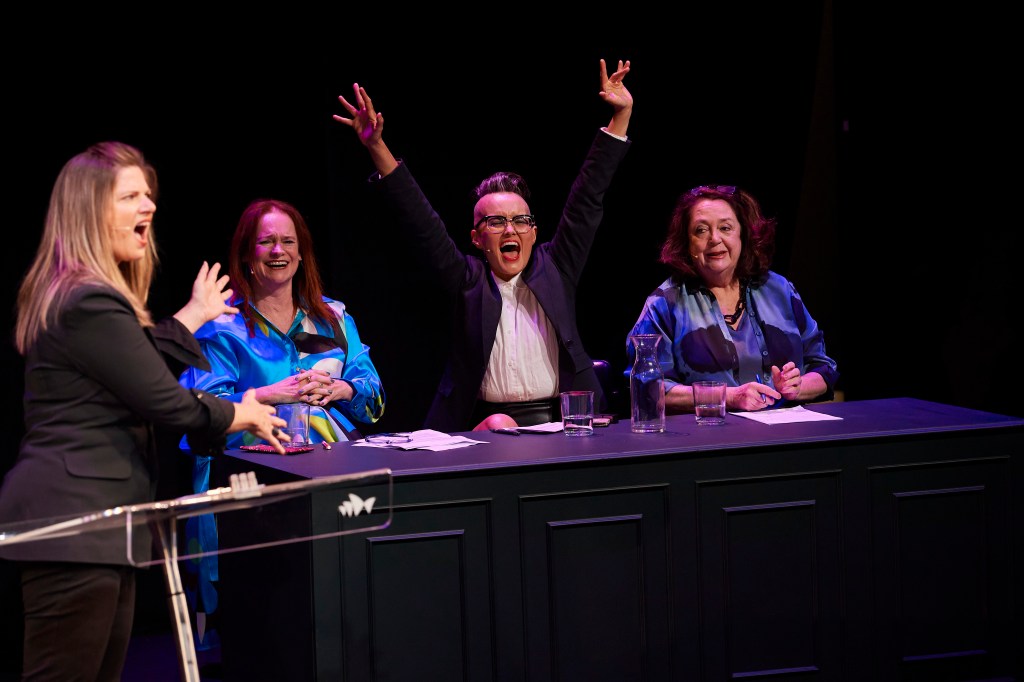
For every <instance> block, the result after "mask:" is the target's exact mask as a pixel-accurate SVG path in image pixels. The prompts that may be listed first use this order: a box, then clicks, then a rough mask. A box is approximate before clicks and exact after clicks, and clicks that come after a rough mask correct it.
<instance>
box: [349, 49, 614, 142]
mask: <svg viewBox="0 0 1024 682" xmlns="http://www.w3.org/2000/svg"><path fill="white" fill-rule="evenodd" d="M627 73H629V60H628V59H627V60H626V61H625V62H623V61H622V60H621V59H620V60H619V67H618V69H616V71H615V73H613V74H612V75H611V76H609V75H608V68H607V66H606V65H605V62H604V60H603V59H602V60H601V92H600V95H601V99H603V100H604V101H605V102H608V104H611V105H612V109H613V111H612V120H611V122H610V123H609V124H608V127H607V130H608V132H609V133H612V134H613V135H618V136H619V137H625V136H626V129H627V128H628V127H629V117H630V115H631V114H632V113H633V95H631V94H630V92H629V90H627V89H626V86H625V84H623V82H622V79H623V78H625V77H626V74H627ZM335 118H337V117H335Z"/></svg>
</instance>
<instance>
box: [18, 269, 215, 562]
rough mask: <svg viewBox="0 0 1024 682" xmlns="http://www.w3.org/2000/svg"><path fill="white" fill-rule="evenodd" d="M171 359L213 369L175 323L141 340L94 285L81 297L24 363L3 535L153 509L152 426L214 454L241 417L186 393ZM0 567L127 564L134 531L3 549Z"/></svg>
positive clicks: (125, 311) (131, 318)
mask: <svg viewBox="0 0 1024 682" xmlns="http://www.w3.org/2000/svg"><path fill="white" fill-rule="evenodd" d="M161 353H163V354H164V356H169V358H170V359H174V360H176V361H178V362H184V363H189V364H196V363H199V364H201V363H204V362H205V359H204V358H203V356H202V351H201V350H200V348H199V344H198V342H197V341H196V340H195V338H194V337H193V336H192V335H191V334H190V333H189V332H188V330H187V329H186V328H185V327H183V326H182V325H181V324H180V323H179V322H178V321H177V320H174V319H173V318H169V319H168V320H165V321H163V322H161V323H160V325H159V326H158V327H157V328H155V329H143V328H142V326H140V325H139V323H138V320H137V319H136V317H135V313H134V312H133V311H132V308H131V305H130V304H129V303H128V301H127V300H126V299H125V298H124V297H123V296H122V295H121V294H119V293H117V292H116V291H114V290H113V289H110V288H109V287H105V286H101V285H91V284H90V285H83V286H80V287H79V288H78V289H76V290H75V291H74V292H72V293H71V295H70V297H69V299H68V301H67V302H66V303H65V305H63V306H62V308H61V310H60V312H59V313H58V314H57V315H55V316H54V318H53V319H51V321H50V324H49V326H48V327H47V329H46V330H45V331H44V332H42V333H41V334H40V336H39V338H38V339H37V340H36V343H35V344H34V345H33V346H32V348H31V350H30V351H29V352H28V353H27V355H26V357H25V400H24V404H25V436H24V438H23V439H22V442H21V447H20V449H19V452H18V459H17V461H16V462H15V464H14V467H13V468H12V469H11V470H10V471H9V472H8V473H7V476H6V477H5V478H4V481H3V487H2V488H0V526H3V525H4V524H11V523H14V522H18V521H29V520H39V519H47V518H53V517H72V516H81V515H84V514H88V513H90V512H97V511H102V510H104V509H109V508H113V507H117V506H125V505H132V504H140V503H146V502H152V501H153V498H154V495H155V486H156V477H157V456H156V441H155V437H154V434H153V425H154V424H159V425H161V426H165V427H167V428H169V429H174V430H178V431H179V432H187V433H189V434H190V435H194V436H195V438H196V441H199V440H205V441H206V443H205V445H206V447H207V448H210V447H215V446H216V443H217V442H218V440H219V441H221V442H222V441H223V438H222V436H223V434H224V432H225V431H227V428H228V426H229V425H230V424H231V420H232V419H233V417H234V405H232V404H231V403H228V402H227V401H223V400H219V399H217V398H216V397H214V396H211V395H209V394H206V393H203V392H200V391H194V390H189V389H186V388H182V387H181V386H180V385H179V384H178V381H177V379H176V377H175V375H174V374H173V373H172V372H171V371H170V369H168V366H167V364H166V361H167V359H168V357H162V356H161ZM135 531H136V532H135V537H134V538H133V540H134V545H133V550H132V551H133V556H134V558H135V560H136V561H138V560H139V559H140V558H141V559H143V560H147V561H148V560H149V559H150V558H151V554H150V538H149V535H148V533H146V532H145V531H146V529H145V528H144V527H139V528H136V529H135ZM139 531H142V532H141V533H140V532H139ZM0 556H3V557H5V558H8V559H21V560H39V561H77V562H87V563H109V564H126V563H128V559H127V546H126V543H125V531H124V529H119V530H117V531H110V532H98V533H80V534H78V535H74V536H71V537H64V538H60V539H59V540H52V541H33V542H25V543H19V544H14V545H9V546H6V547H3V546H0Z"/></svg>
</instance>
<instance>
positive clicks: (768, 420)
mask: <svg viewBox="0 0 1024 682" xmlns="http://www.w3.org/2000/svg"><path fill="white" fill-rule="evenodd" d="M729 414H731V415H734V416H736V417H743V418H744V419H752V420H754V421H756V422H761V423H762V424H794V423H796V422H827V421H835V420H839V421H842V420H843V418H842V417H833V416H832V415H830V414H822V413H821V412H814V411H812V410H805V409H804V407H803V405H797V406H796V407H780V408H779V409H777V410H761V411H760V412H730V413H729Z"/></svg>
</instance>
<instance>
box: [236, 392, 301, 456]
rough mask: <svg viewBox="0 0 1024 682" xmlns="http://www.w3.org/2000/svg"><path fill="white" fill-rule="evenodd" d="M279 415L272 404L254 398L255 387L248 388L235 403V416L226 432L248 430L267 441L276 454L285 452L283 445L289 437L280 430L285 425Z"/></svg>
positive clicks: (286, 423)
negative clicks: (275, 412) (265, 403)
mask: <svg viewBox="0 0 1024 682" xmlns="http://www.w3.org/2000/svg"><path fill="white" fill-rule="evenodd" d="M287 425H288V422H286V421H285V420H284V419H282V418H281V417H278V416H277V415H275V414H274V406H273V405H264V404H263V403H261V402H260V401H258V400H257V399H256V389H254V388H250V389H249V390H248V391H246V392H245V395H244V396H242V401H241V402H239V403H235V416H234V419H232V421H231V426H230V427H228V433H235V432H236V431H248V432H249V433H251V434H252V435H254V436H256V437H257V438H260V439H262V440H265V441H267V443H269V444H270V446H271V447H273V448H274V450H276V451H277V453H278V454H281V455H283V454H285V450H284V445H282V442H285V443H287V442H288V441H289V440H291V438H289V437H288V435H287V434H285V433H284V432H282V431H281V428H282V427H284V426H287Z"/></svg>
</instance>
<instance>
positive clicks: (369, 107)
mask: <svg viewBox="0 0 1024 682" xmlns="http://www.w3.org/2000/svg"><path fill="white" fill-rule="evenodd" d="M620 63H621V62H620ZM602 68H603V67H602ZM627 70H628V67H627ZM352 90H353V92H354V93H355V102H356V104H355V106H353V105H351V104H349V102H348V100H346V99H345V98H344V97H342V96H341V95H338V101H339V102H341V106H343V107H344V108H345V111H347V112H348V114H349V116H351V117H352V118H345V117H343V116H339V115H338V114H334V116H333V118H334V120H335V121H338V122H339V123H344V124H345V125H347V126H348V127H350V128H352V130H354V131H355V133H356V137H358V138H359V141H360V142H361V143H362V145H363V146H364V147H366V150H367V151H368V152H370V159H371V160H372V161H373V165H374V166H376V167H377V172H378V173H380V175H381V177H384V176H385V175H388V174H389V173H390V172H391V171H393V170H395V169H396V168H398V161H397V160H396V159H395V157H394V155H393V154H392V153H391V150H390V149H388V146H387V145H386V144H384V138H383V133H384V114H382V113H380V112H379V111H375V110H374V108H373V100H371V99H370V96H369V95H367V94H366V88H361V87H359V83H353V84H352ZM627 94H629V93H627ZM631 102H632V100H631ZM631 106H632V103H631ZM627 119H628V116H627Z"/></svg>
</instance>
